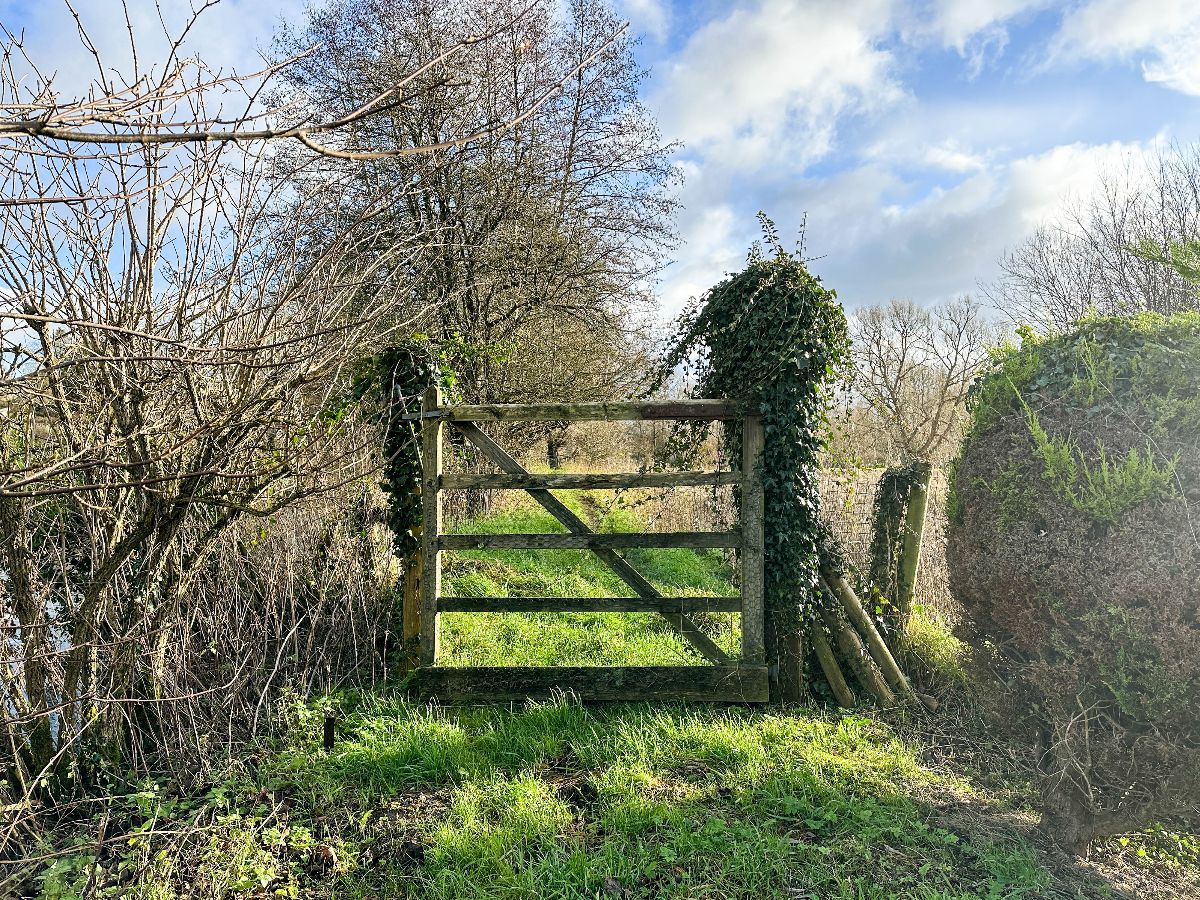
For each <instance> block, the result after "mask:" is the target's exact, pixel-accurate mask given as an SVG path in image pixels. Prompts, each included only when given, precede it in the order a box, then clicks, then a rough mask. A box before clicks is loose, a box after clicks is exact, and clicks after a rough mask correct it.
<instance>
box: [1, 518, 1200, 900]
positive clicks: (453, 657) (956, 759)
mask: <svg viewBox="0 0 1200 900" xmlns="http://www.w3.org/2000/svg"><path fill="white" fill-rule="evenodd" d="M569 502H571V503H572V504H573V505H574V506H575V507H576V509H577V510H578V511H581V512H583V513H587V514H588V516H589V518H590V520H591V521H592V522H593V523H594V524H595V525H596V527H598V528H601V529H609V530H615V529H630V528H633V527H635V526H636V521H635V520H634V519H633V517H632V515H631V514H630V513H629V512H628V511H626V510H620V509H617V510H615V511H612V510H608V511H606V510H602V509H598V508H587V506H586V503H585V501H584V500H582V499H581V498H579V497H575V496H571V497H569ZM459 530H461V531H464V532H471V531H485V530H491V531H499V530H512V531H549V530H553V522H552V520H551V519H550V518H549V517H548V516H545V515H543V514H541V513H540V512H539V511H537V510H535V509H531V508H529V507H528V506H514V507H510V508H507V509H505V510H502V511H500V512H498V513H497V514H495V515H493V516H492V517H490V518H489V519H487V520H484V521H476V522H465V523H460V526H459ZM636 565H637V566H638V567H639V569H641V570H642V571H643V572H644V573H646V574H647V576H648V577H649V578H650V579H651V580H652V581H653V582H654V583H655V584H656V585H657V586H659V588H660V589H661V590H663V592H664V593H693V592H696V593H699V592H703V593H714V594H720V593H731V592H732V591H733V585H732V583H731V578H730V570H729V568H728V566H727V565H726V563H725V561H724V560H723V558H722V557H721V555H720V554H717V553H699V554H697V553H692V552H690V551H652V552H647V553H645V554H644V555H639V556H638V557H637V558H636ZM446 582H447V585H448V587H449V589H450V590H451V591H453V592H455V593H464V594H465V593H473V594H480V595H504V594H506V593H509V592H511V593H512V594H513V595H527V596H528V595H562V596H569V595H573V594H574V595H578V596H606V595H616V594H619V593H623V591H621V589H620V588H621V586H620V584H619V583H618V582H616V581H615V579H614V577H613V576H611V574H610V573H608V571H607V570H606V569H604V568H603V567H602V566H601V565H600V564H599V563H598V562H596V561H593V560H589V559H588V558H587V556H586V555H585V554H582V553H573V552H553V553H550V552H544V553H537V554H535V553H526V552H523V551H494V552H488V553H462V554H455V558H454V559H452V561H451V562H450V564H449V565H448V566H447V574H446ZM447 619H448V620H449V621H447V623H446V627H445V632H444V646H445V655H446V657H447V659H448V660H449V661H450V663H451V664H468V663H470V664H506V663H507V664H512V663H525V664H546V663H558V662H564V663H575V664H581V663H583V664H587V663H605V662H625V663H631V662H646V663H650V662H673V661H677V660H678V659H679V658H680V655H681V654H686V653H687V651H686V650H684V649H683V647H682V646H681V645H680V643H679V642H678V640H677V639H676V638H675V637H674V636H673V634H672V633H671V632H669V631H667V630H665V629H664V628H662V627H661V626H659V625H658V623H657V622H656V621H655V620H654V619H653V618H652V617H642V616H598V615H586V614H579V615H569V616H542V615H536V616H523V615H507V614H506V615H488V614H459V615H456V616H447ZM917 623H918V625H917V627H916V628H915V629H914V632H913V635H912V642H911V645H910V654H911V657H912V660H913V662H914V664H919V666H920V667H921V669H922V670H923V671H924V672H926V673H927V674H930V675H933V676H935V677H938V678H941V679H942V680H943V683H944V685H945V686H946V687H947V688H948V689H949V694H950V695H951V696H953V695H955V694H966V693H969V691H968V690H966V689H965V688H966V687H968V686H969V685H968V680H969V679H970V677H971V676H970V674H969V671H968V668H967V666H966V665H965V659H966V650H965V648H964V647H963V646H962V645H961V644H960V643H958V642H957V641H955V640H954V639H953V638H952V637H951V636H950V635H948V634H947V633H946V631H945V629H944V627H942V625H941V623H939V622H938V620H937V619H936V618H934V617H933V616H932V615H918V617H917ZM710 624H713V623H710ZM715 624H717V625H720V626H722V627H724V628H728V627H729V625H730V623H729V622H728V620H727V619H726V620H725V621H724V622H717V623H715ZM714 630H716V629H714ZM276 709H277V723H276V725H277V727H276V729H275V730H276V733H277V734H278V737H277V738H276V739H274V740H273V741H269V742H267V741H263V742H259V743H258V744H257V745H255V746H254V747H252V748H249V749H248V750H247V751H246V752H244V753H242V754H239V755H238V756H236V757H235V759H234V761H233V762H231V763H230V764H229V766H228V768H227V769H226V770H225V771H223V772H220V773H212V772H210V773H208V774H206V775H204V776H201V777H197V778H196V779H195V781H194V782H193V783H190V784H180V783H178V782H173V781H166V780H163V781H157V782H155V781H150V782H145V783H143V784H141V785H138V786H136V787H137V789H136V790H125V791H116V792H114V794H113V796H112V797H108V798H104V800H103V803H104V805H105V807H106V810H105V812H103V813H102V814H98V815H97V816H95V817H92V818H90V819H89V818H88V817H84V816H81V817H80V819H79V820H78V821H76V822H74V823H73V824H71V825H69V826H67V827H65V828H64V829H62V830H60V831H59V832H57V833H55V834H52V835H49V836H46V837H45V838H44V841H45V844H44V846H42V847H40V848H36V849H35V851H34V853H32V854H31V855H35V854H40V853H42V852H47V855H54V856H56V858H55V859H53V861H51V862H48V863H46V864H45V865H44V866H43V867H42V868H41V869H40V870H39V871H38V873H37V874H36V876H35V878H34V879H33V881H32V882H29V883H27V884H26V885H25V886H24V887H23V888H22V890H23V895H24V896H31V897H38V898H40V900H67V898H78V897H83V896H85V895H86V896H89V897H131V898H144V900H184V898H195V900H210V898H211V900H233V898H238V900H243V898H244V900H250V898H275V897H282V898H296V900H300V898H306V900H317V898H329V900H385V898H387V900H391V898H414V900H416V898H430V900H526V898H529V900H533V898H538V900H540V898H547V900H596V898H605V900H608V898H616V900H621V898H625V900H632V898H640V900H685V898H689V900H700V898H704V900H709V898H711V900H718V898H721V900H723V898H754V900H770V898H779V900H818V898H820V900H885V898H889V900H890V898H905V900H910V898H911V900H967V898H981V900H1018V898H1026V897H1029V898H1034V897H1038V898H1041V897H1045V898H1079V900H1084V898H1086V900H1092V898H1102V897H1109V896H1115V895H1114V893H1113V891H1112V889H1111V888H1110V886H1109V884H1110V880H1111V882H1112V883H1118V884H1126V885H1128V884H1129V883H1131V881H1132V882H1133V883H1134V884H1135V885H1137V886H1138V889H1139V890H1140V889H1141V888H1143V887H1145V885H1146V884H1150V885H1151V887H1152V888H1153V890H1151V891H1150V892H1148V893H1143V894H1141V896H1147V897H1161V898H1166V897H1175V896H1196V895H1200V850H1197V847H1198V845H1197V843H1196V839H1195V837H1194V836H1192V835H1188V834H1181V833H1176V832H1172V831H1167V830H1165V829H1154V830H1150V831H1148V832H1146V833H1144V834H1141V835H1132V836H1129V837H1128V838H1125V839H1122V840H1121V841H1117V842H1113V843H1112V844H1110V845H1107V846H1106V847H1104V848H1100V849H1099V850H1098V853H1097V856H1098V857H1100V858H1101V859H1100V862H1098V863H1097V864H1095V865H1092V866H1091V868H1089V869H1087V870H1085V869H1084V868H1082V867H1081V866H1080V865H1079V864H1078V863H1077V862H1076V861H1074V860H1069V859H1065V858H1063V857H1061V856H1058V855H1056V853H1055V852H1054V851H1052V850H1048V849H1046V846H1045V844H1044V843H1043V841H1042V840H1041V839H1040V838H1039V837H1038V836H1037V833H1036V831H1035V830H1034V825H1035V823H1036V818H1035V817H1034V816H1033V815H1032V814H1031V813H1030V812H1029V811H1028V809H1027V808H1026V803H1027V802H1028V800H1029V799H1030V797H1031V796H1032V793H1033V792H1032V784H1031V782H1030V781H1029V778H1028V769H1027V768H1023V767H1022V766H1021V765H1020V764H1018V763H1017V762H1016V760H1018V759H1019V758H1020V757H1019V749H1014V748H1012V747H1008V746H1005V745H1004V744H1003V739H1002V737H1000V736H998V735H996V734H994V733H989V732H988V730H987V729H986V727H985V726H984V725H983V724H982V723H981V722H980V721H979V720H977V719H972V718H971V717H970V716H969V715H966V716H964V715H962V709H961V707H960V708H959V709H958V710H956V711H954V712H950V711H949V710H948V709H943V711H942V713H941V714H940V715H939V717H936V718H930V717H924V716H921V717H913V716H905V715H897V714H895V713H893V714H891V715H890V717H889V716H888V715H884V714H878V713H877V714H874V715H865V714H860V713H850V714H846V713H838V712H833V711H831V710H826V709H819V708H809V707H804V708H790V709H778V708H774V709H764V708H758V709H751V708H744V707H731V708H718V707H710V706H694V705H684V704H670V705H659V706H650V705H644V704H617V705H610V706H606V707H593V708H585V707H583V706H581V705H579V704H578V703H576V702H574V701H572V700H571V699H570V698H566V697H560V698H558V699H557V700H555V701H553V702H548V703H531V704H527V705H519V706H514V707H511V708H506V707H488V708H475V709H471V708H466V709H442V708H436V707H429V706H424V705H419V704H413V703H411V702H410V701H408V700H407V699H405V697H404V696H403V695H402V694H401V693H399V692H394V691H393V692H388V691H383V692H379V693H355V694H348V695H343V696H338V697H331V698H323V699H319V700H314V701H305V700H303V699H301V698H298V697H294V698H290V699H288V698H285V699H283V700H281V701H280V702H279V703H278V705H277V707H276ZM334 709H336V711H337V719H338V728H337V734H336V738H337V739H336V742H335V744H334V746H333V749H332V750H330V751H326V750H323V749H322V748H321V746H320V741H321V733H322V723H323V720H324V718H325V715H326V713H327V712H329V711H331V710H334ZM956 716H958V718H956ZM101 818H102V819H103V821H104V829H105V831H104V833H105V834H106V835H107V838H106V840H105V841H98V840H97V837H96V835H97V834H98V826H99V824H100V820H101ZM51 849H53V851H55V852H54V853H53V854H51V853H50V852H49V851H51ZM1147 873H1149V874H1147ZM2 875H3V872H2V871H0V876H2ZM1139 879H1141V880H1139ZM1164 885H1165V886H1166V887H1164ZM1187 885H1195V886H1196V887H1195V890H1193V892H1192V893H1191V894H1187V893H1185V891H1188V890H1192V889H1191V888H1188V887H1187ZM1175 886H1178V888H1179V893H1176V891H1175V889H1174V888H1175ZM89 889H90V893H89ZM0 895H4V896H7V894H5V884H4V882H3V879H2V877H0Z"/></svg>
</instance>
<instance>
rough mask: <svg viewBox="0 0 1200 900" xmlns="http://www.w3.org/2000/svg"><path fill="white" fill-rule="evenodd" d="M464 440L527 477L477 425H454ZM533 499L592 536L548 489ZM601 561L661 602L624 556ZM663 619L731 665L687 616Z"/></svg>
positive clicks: (610, 553) (533, 491) (603, 555)
mask: <svg viewBox="0 0 1200 900" xmlns="http://www.w3.org/2000/svg"><path fill="white" fill-rule="evenodd" d="M452 424H453V426H454V427H455V428H457V429H458V430H459V431H460V432H461V433H462V434H463V436H464V437H466V438H467V439H468V440H470V441H471V443H473V444H474V445H475V446H476V447H478V448H479V450H480V452H481V453H483V455H484V456H486V457H487V458H488V459H490V460H491V461H492V462H493V463H495V464H496V465H497V466H499V467H500V469H501V470H503V471H504V472H505V473H506V474H508V475H528V474H529V472H528V470H527V469H525V467H524V466H522V465H521V464H520V463H519V462H517V461H516V460H515V459H513V458H512V457H511V456H509V455H508V452H507V451H506V450H505V449H504V448H503V447H501V446H500V445H499V444H497V443H496V442H495V441H494V440H492V439H491V438H490V437H488V435H487V434H485V433H484V431H483V429H481V428H480V427H479V426H478V425H476V424H475V423H474V422H453V423H452ZM526 490H527V491H528V493H529V495H530V496H531V497H533V499H534V500H536V501H537V502H538V503H540V504H541V505H542V506H543V507H544V508H545V510H546V511H547V512H548V513H550V515H552V516H554V518H556V519H558V521H560V522H561V523H562V524H563V525H564V526H566V528H567V530H568V531H570V532H571V533H572V534H593V533H594V532H593V531H592V529H591V528H589V527H588V526H587V523H586V522H584V521H583V520H582V519H580V518H579V517H578V516H577V515H575V513H573V512H571V510H570V509H568V508H567V506H566V504H564V503H563V502H562V501H561V500H559V499H558V498H557V497H555V496H554V495H553V494H552V493H550V491H548V490H546V489H545V488H527V489H526ZM592 552H593V553H595V554H596V555H597V556H598V557H600V559H601V560H602V561H603V562H604V564H605V565H607V566H608V567H609V568H610V569H612V570H613V572H615V573H616V575H617V577H618V578H620V579H621V580H622V581H623V582H625V584H627V585H628V586H629V587H630V588H632V589H633V591H634V593H636V594H637V595H638V596H639V597H645V598H647V599H661V598H662V596H663V595H662V594H661V593H660V592H659V591H658V589H657V588H655V587H654V585H652V584H651V583H650V582H649V581H647V580H646V578H645V576H643V575H642V573H641V572H639V571H638V570H637V569H635V568H634V567H633V566H632V565H630V564H629V562H628V561H627V560H626V559H625V557H623V556H621V555H620V554H619V553H617V552H616V551H615V550H599V549H593V550H592ZM661 615H662V616H663V618H665V619H666V620H667V621H668V622H670V623H671V626H672V627H673V628H675V629H676V630H677V631H678V632H679V633H680V634H681V635H683V637H685V638H686V639H687V640H688V641H690V642H691V644H692V646H693V647H695V648H696V649H697V650H698V651H699V652H700V653H701V654H702V655H703V656H704V658H705V659H707V660H709V661H710V662H713V663H717V664H718V665H725V664H728V663H730V658H729V655H728V654H727V653H725V651H724V650H722V649H721V648H720V647H718V646H717V645H716V644H715V643H713V640H712V638H710V637H709V636H708V635H707V634H705V633H704V632H703V631H702V630H701V629H700V627H699V626H698V625H697V624H696V623H695V622H693V621H692V619H691V617H690V616H688V615H686V614H685V613H678V614H676V613H670V614H668V613H662V614H661Z"/></svg>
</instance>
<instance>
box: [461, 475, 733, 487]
mask: <svg viewBox="0 0 1200 900" xmlns="http://www.w3.org/2000/svg"><path fill="white" fill-rule="evenodd" d="M741 482H742V475H741V473H740V472H620V473H614V474H612V475H584V474H575V473H571V472H562V473H559V472H554V473H551V474H546V475H543V474H539V473H532V472H531V473H529V474H527V475H490V474H489V475H474V474H463V475H459V474H454V475H443V476H442V481H441V487H442V490H447V491H461V490H477V489H485V490H522V491H528V490H539V489H541V490H549V489H551V488H556V489H563V490H621V489H624V488H663V487H716V486H719V485H726V484H741Z"/></svg>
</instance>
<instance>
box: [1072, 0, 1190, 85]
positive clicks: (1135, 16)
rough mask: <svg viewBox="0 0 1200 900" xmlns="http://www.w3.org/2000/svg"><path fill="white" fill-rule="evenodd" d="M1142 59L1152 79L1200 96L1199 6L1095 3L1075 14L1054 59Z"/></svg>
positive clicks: (1137, 0) (1184, 1)
mask: <svg viewBox="0 0 1200 900" xmlns="http://www.w3.org/2000/svg"><path fill="white" fill-rule="evenodd" d="M1063 60H1065V61H1070V60H1100V61H1111V60H1116V61H1120V62H1130V61H1138V62H1140V63H1141V67H1142V74H1143V77H1145V79H1146V80H1147V81H1151V82H1157V83H1161V84H1164V85H1166V86H1167V87H1169V88H1173V89H1174V90H1177V91H1181V92H1183V93H1185V94H1191V95H1193V96H1200V3H1197V2H1196V0H1090V2H1086V3H1083V4H1081V5H1080V6H1078V7H1075V8H1073V9H1072V10H1070V11H1069V12H1068V13H1067V14H1066V15H1064V17H1063V22H1062V27H1061V29H1060V30H1059V32H1058V34H1057V35H1056V36H1055V39H1054V41H1053V43H1052V46H1051V61H1052V62H1053V61H1063Z"/></svg>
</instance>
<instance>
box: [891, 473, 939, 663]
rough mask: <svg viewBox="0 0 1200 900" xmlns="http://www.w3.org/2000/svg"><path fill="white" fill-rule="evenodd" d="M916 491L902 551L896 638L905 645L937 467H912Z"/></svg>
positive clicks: (907, 514) (911, 499) (910, 497)
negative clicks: (932, 479) (934, 469)
mask: <svg viewBox="0 0 1200 900" xmlns="http://www.w3.org/2000/svg"><path fill="white" fill-rule="evenodd" d="M911 468H912V472H913V478H912V488H911V489H910V491H909V495H908V509H907V510H906V511H905V513H904V537H903V539H902V541H901V549H900V575H899V578H898V579H897V581H898V582H899V583H898V586H897V590H896V619H897V622H896V634H897V636H898V637H899V639H900V640H901V641H903V639H904V635H905V633H906V632H907V630H908V620H909V617H910V616H911V615H912V607H913V595H914V593H915V592H916V588H917V568H918V567H919V566H920V564H921V542H922V538H923V536H924V533H925V511H926V508H927V507H928V505H929V477H930V475H931V474H932V472H933V467H932V466H931V465H930V464H929V463H928V462H924V461H916V462H914V463H912V466H911Z"/></svg>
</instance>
